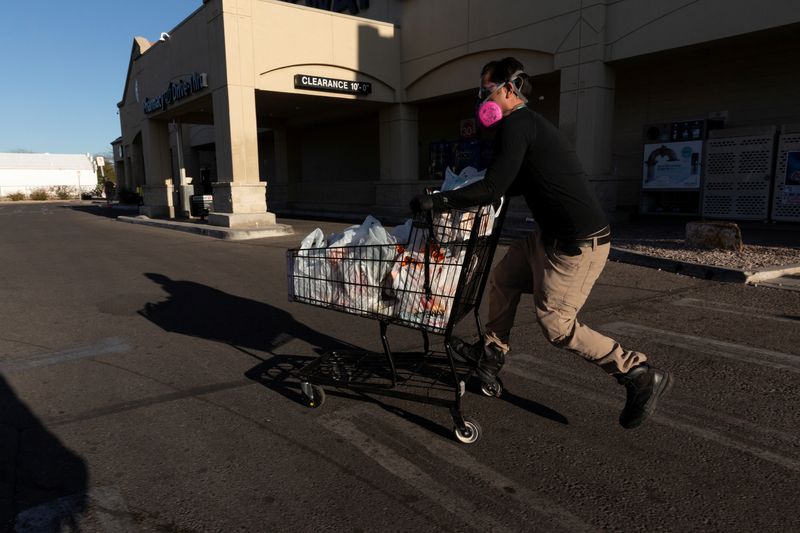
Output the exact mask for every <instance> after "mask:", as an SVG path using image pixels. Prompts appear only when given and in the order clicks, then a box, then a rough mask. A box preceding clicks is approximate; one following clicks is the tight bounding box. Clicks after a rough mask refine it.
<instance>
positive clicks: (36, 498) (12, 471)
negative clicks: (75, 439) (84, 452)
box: [0, 377, 89, 531]
mask: <svg viewBox="0 0 800 533" xmlns="http://www.w3.org/2000/svg"><path fill="white" fill-rule="evenodd" d="M88 478H89V474H88V468H87V465H86V462H85V461H84V460H83V459H82V458H81V457H79V456H78V455H76V454H75V453H73V452H72V451H70V450H69V449H67V448H66V447H65V446H64V445H63V444H62V443H61V441H59V439H58V438H57V437H56V436H55V435H53V434H52V433H50V432H49V431H48V430H47V428H45V427H44V425H42V423H41V422H40V421H39V419H38V418H36V416H35V415H34V414H33V413H32V412H31V410H30V409H28V407H27V406H26V405H25V404H24V403H22V402H21V401H20V400H19V398H17V396H16V394H15V393H14V391H13V390H12V389H11V387H10V386H9V385H8V383H7V382H6V380H5V379H3V378H2V377H0V531H79V530H80V520H79V518H80V516H81V514H82V513H83V512H84V510H85V508H86V491H87V484H88ZM56 500H58V502H56ZM44 504H51V505H48V506H47V507H39V506H43V505H44ZM37 507H38V508H37ZM17 516H19V520H18V522H19V523H17V524H16V525H15V519H16V518H17Z"/></svg>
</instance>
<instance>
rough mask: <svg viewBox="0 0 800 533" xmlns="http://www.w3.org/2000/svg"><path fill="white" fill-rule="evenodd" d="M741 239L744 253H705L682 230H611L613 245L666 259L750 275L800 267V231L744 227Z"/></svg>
mask: <svg viewBox="0 0 800 533" xmlns="http://www.w3.org/2000/svg"><path fill="white" fill-rule="evenodd" d="M742 236H743V238H744V243H745V244H744V249H743V250H742V251H741V252H735V251H730V250H706V249H702V248H696V247H690V246H688V245H687V244H686V242H685V240H684V231H683V227H682V226H678V225H663V226H653V225H649V224H648V225H636V224H633V223H630V224H625V225H620V226H617V227H614V228H612V242H611V245H612V246H613V247H615V248H620V249H624V250H629V251H632V252H637V253H641V254H646V255H649V256H654V257H659V258H663V259H670V260H674V261H682V262H688V263H698V264H704V265H712V266H718V267H726V268H732V269H736V270H744V271H750V272H752V271H756V270H764V269H773V268H776V267H777V268H781V267H783V268H785V267H790V266H798V265H800V229H792V228H789V229H788V230H781V229H778V230H775V229H773V228H770V227H756V228H755V229H753V228H750V229H748V228H747V227H744V228H742ZM754 240H755V241H757V242H758V244H756V243H754V242H753V241H754ZM748 241H749V242H750V243H748Z"/></svg>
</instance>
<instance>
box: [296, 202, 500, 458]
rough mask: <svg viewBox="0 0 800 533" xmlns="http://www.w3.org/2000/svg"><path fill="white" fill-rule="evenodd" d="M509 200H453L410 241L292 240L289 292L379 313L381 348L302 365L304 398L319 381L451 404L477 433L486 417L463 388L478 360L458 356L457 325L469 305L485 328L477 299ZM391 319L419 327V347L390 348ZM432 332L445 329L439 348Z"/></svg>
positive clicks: (461, 432)
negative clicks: (307, 244)
mask: <svg viewBox="0 0 800 533" xmlns="http://www.w3.org/2000/svg"><path fill="white" fill-rule="evenodd" d="M504 217H505V206H504V205H502V204H501V206H500V207H499V208H498V209H497V212H496V213H495V211H494V209H493V208H491V206H481V207H479V208H473V209H469V210H456V209H449V210H444V211H435V212H433V213H431V212H428V213H422V214H419V215H417V216H415V218H414V220H413V225H412V230H411V233H410V238H409V242H407V243H404V244H402V245H360V246H347V247H338V248H311V249H291V250H289V251H288V252H287V272H288V284H289V300H290V301H294V302H300V303H306V304H310V305H314V306H318V307H323V308H327V309H332V310H335V311H340V312H344V313H348V314H355V315H359V316H363V317H367V318H372V319H375V320H377V321H378V322H379V325H380V337H381V342H382V345H383V349H384V351H383V353H375V352H365V351H353V350H350V351H347V350H336V351H329V352H326V353H325V354H323V355H322V356H320V357H318V358H317V359H315V360H314V361H312V362H311V363H309V364H308V365H306V366H305V367H303V368H302V369H301V370H300V371H299V372H298V376H299V378H300V379H301V382H302V383H301V389H302V391H303V394H304V396H305V398H306V401H307V404H308V405H309V406H311V407H317V406H319V405H321V403H322V401H324V391H323V389H322V388H321V387H320V386H329V387H336V388H347V389H351V390H357V391H362V392H374V393H380V394H384V395H390V396H395V397H401V398H406V399H412V400H416V401H422V402H426V403H431V404H436V405H442V406H446V407H449V408H450V413H451V415H452V417H453V421H454V424H455V428H454V430H455V435H456V437H457V438H458V440H460V441H461V442H465V443H470V442H475V440H477V438H478V436H479V431H480V430H479V426H478V425H477V423H476V422H475V421H473V420H468V419H465V418H464V417H463V415H462V413H461V397H462V395H463V394H464V387H465V382H466V381H467V380H468V379H469V377H470V376H471V374H472V372H473V371H474V367H475V365H476V364H477V361H468V362H463V361H461V360H460V359H457V358H455V357H454V352H453V349H452V346H451V337H452V332H453V328H454V327H455V325H456V324H457V323H458V322H460V321H461V320H462V319H463V318H464V317H466V316H467V315H468V314H469V313H470V312H472V313H473V314H474V317H475V324H476V327H477V331H478V334H479V335H481V336H482V334H483V327H482V324H481V320H480V317H479V315H478V310H479V308H480V303H481V299H482V296H483V292H484V288H485V285H486V281H487V279H488V274H489V271H490V269H491V265H492V260H493V257H494V253H495V250H496V247H497V243H498V240H499V237H500V232H501V228H502V224H503V219H504ZM389 324H394V325H399V326H403V327H407V328H411V329H416V330H419V331H420V332H421V333H422V340H423V349H422V351H420V352H393V351H392V349H391V347H390V345H389V341H388V339H387V335H386V334H387V328H388V326H389ZM429 333H433V334H437V335H443V336H444V339H443V341H444V351H432V350H431V348H430V339H429V335H428V334H429Z"/></svg>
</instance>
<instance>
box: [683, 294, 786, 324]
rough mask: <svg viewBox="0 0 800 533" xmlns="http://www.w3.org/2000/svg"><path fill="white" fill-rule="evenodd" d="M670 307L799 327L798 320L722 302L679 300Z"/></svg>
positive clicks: (695, 299) (691, 299)
mask: <svg viewBox="0 0 800 533" xmlns="http://www.w3.org/2000/svg"><path fill="white" fill-rule="evenodd" d="M672 305H679V306H681V307H692V308H695V309H704V310H708V311H714V312H718V313H729V314H732V315H741V316H746V317H748V318H757V319H760V320H772V321H774V322H785V323H788V324H794V325H800V319H793V318H786V317H782V316H778V315H771V314H766V313H764V312H763V311H762V310H761V309H757V308H755V307H747V306H744V305H737V304H727V303H724V302H709V301H706V300H700V299H698V298H681V299H680V300H676V301H674V302H672Z"/></svg>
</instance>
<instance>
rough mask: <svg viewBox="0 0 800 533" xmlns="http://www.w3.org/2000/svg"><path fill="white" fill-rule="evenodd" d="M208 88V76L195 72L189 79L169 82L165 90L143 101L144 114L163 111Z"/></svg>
mask: <svg viewBox="0 0 800 533" xmlns="http://www.w3.org/2000/svg"><path fill="white" fill-rule="evenodd" d="M206 87H208V75H207V74H206V73H205V72H203V73H202V74H199V73H197V72H195V73H194V74H192V75H191V76H189V77H186V78H182V79H179V80H178V81H175V82H170V84H169V86H168V87H167V88H166V90H165V91H164V92H163V93H161V94H159V95H158V96H156V97H154V98H145V99H144V106H143V107H144V112H145V113H153V112H154V111H164V110H166V109H167V108H168V107H169V106H171V105H172V104H174V103H175V102H177V101H178V100H181V99H183V98H186V97H187V96H190V95H192V94H194V93H196V92H199V91H201V90H203V89H205V88H206Z"/></svg>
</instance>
